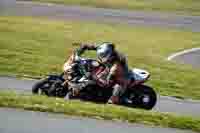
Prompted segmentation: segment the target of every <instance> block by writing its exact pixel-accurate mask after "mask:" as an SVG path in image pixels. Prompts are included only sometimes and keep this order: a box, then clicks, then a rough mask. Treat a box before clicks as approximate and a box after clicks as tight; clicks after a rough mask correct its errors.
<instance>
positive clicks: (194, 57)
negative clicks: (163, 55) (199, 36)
mask: <svg viewBox="0 0 200 133" xmlns="http://www.w3.org/2000/svg"><path fill="white" fill-rule="evenodd" d="M168 60H173V61H175V62H177V63H180V64H189V65H191V66H192V67H194V68H200V48H193V49H189V50H184V51H181V52H178V53H175V54H172V56H170V57H168Z"/></svg>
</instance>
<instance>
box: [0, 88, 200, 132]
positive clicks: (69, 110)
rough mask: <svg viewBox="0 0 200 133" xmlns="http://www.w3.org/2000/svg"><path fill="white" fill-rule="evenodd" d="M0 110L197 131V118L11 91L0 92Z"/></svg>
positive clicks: (198, 129)
mask: <svg viewBox="0 0 200 133" xmlns="http://www.w3.org/2000/svg"><path fill="white" fill-rule="evenodd" d="M0 107H13V108H22V109H25V110H33V111H42V112H54V113H64V114H66V115H76V116H84V117H90V118H95V119H104V120H121V121H126V122H130V123H141V124H146V125H151V126H162V127H172V128H180V129H190V130H193V131H197V132H198V131H200V119H199V118H191V117H185V116H180V115H175V114H170V113H159V112H150V111H144V110H139V109H130V108H124V107H120V106H114V105H97V104H93V103H88V102H84V103H83V102H80V101H64V100H63V99H59V98H56V99H55V98H48V97H44V96H29V95H23V94H20V95H19V94H15V93H13V92H12V93H11V92H0Z"/></svg>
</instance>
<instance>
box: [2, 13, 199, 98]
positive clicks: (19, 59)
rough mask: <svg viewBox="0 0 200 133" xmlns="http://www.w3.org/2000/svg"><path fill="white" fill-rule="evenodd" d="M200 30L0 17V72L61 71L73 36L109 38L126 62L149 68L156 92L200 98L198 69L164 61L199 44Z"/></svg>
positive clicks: (78, 38)
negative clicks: (122, 53) (124, 55)
mask: <svg viewBox="0 0 200 133" xmlns="http://www.w3.org/2000/svg"><path fill="white" fill-rule="evenodd" d="M199 36H200V33H193V32H187V31H178V30H169V29H156V28H142V27H133V26H132V27H129V26H122V25H116V24H112V25H109V24H95V23H85V22H76V21H69V22H61V21H49V20H45V19H32V18H24V17H0V64H1V65H0V74H1V75H7V74H16V75H21V76H23V75H30V76H45V75H46V74H49V73H60V72H62V65H63V63H64V61H65V60H66V59H67V57H68V56H69V54H70V53H71V50H72V49H73V47H72V46H71V43H72V42H77V41H78V42H79V41H81V42H101V41H112V42H114V43H116V45H117V48H118V49H119V50H120V51H121V52H124V53H125V54H126V55H128V60H129V64H130V66H131V67H139V68H142V69H146V70H148V71H150V73H151V75H152V76H151V80H150V81H149V85H151V86H152V87H154V88H155V89H156V90H157V92H158V93H160V94H161V95H168V96H176V97H180V98H193V99H200V86H199V77H200V71H199V70H198V69H192V68H191V67H190V66H184V65H178V64H175V63H172V62H168V61H166V57H167V56H168V55H169V54H171V53H173V52H176V51H180V50H183V49H188V48H192V47H198V46H199V45H200V38H199Z"/></svg>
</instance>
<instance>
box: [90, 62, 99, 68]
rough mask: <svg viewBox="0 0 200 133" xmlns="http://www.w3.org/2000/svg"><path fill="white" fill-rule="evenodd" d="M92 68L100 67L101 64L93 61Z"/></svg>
mask: <svg viewBox="0 0 200 133" xmlns="http://www.w3.org/2000/svg"><path fill="white" fill-rule="evenodd" d="M91 64H92V66H94V67H98V66H99V65H100V64H99V62H98V61H92V63H91Z"/></svg>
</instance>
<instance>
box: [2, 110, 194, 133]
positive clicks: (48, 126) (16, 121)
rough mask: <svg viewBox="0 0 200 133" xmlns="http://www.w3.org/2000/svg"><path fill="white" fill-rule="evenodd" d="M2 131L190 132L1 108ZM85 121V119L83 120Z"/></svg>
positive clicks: (29, 132)
mask: <svg viewBox="0 0 200 133" xmlns="http://www.w3.org/2000/svg"><path fill="white" fill-rule="evenodd" d="M0 118H1V119H0V132H1V133H56V132H70V133H133V132H134V133H192V132H191V131H187V130H185V131H184V130H177V129H170V128H158V127H156V128H153V127H148V126H143V125H136V124H128V123H121V122H114V123H113V122H111V121H101V120H94V119H87V118H77V117H70V118H69V117H66V116H64V115H58V114H57V115H55V114H49V113H39V112H31V111H23V110H14V109H2V108H0ZM83 121H84V122H83Z"/></svg>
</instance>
